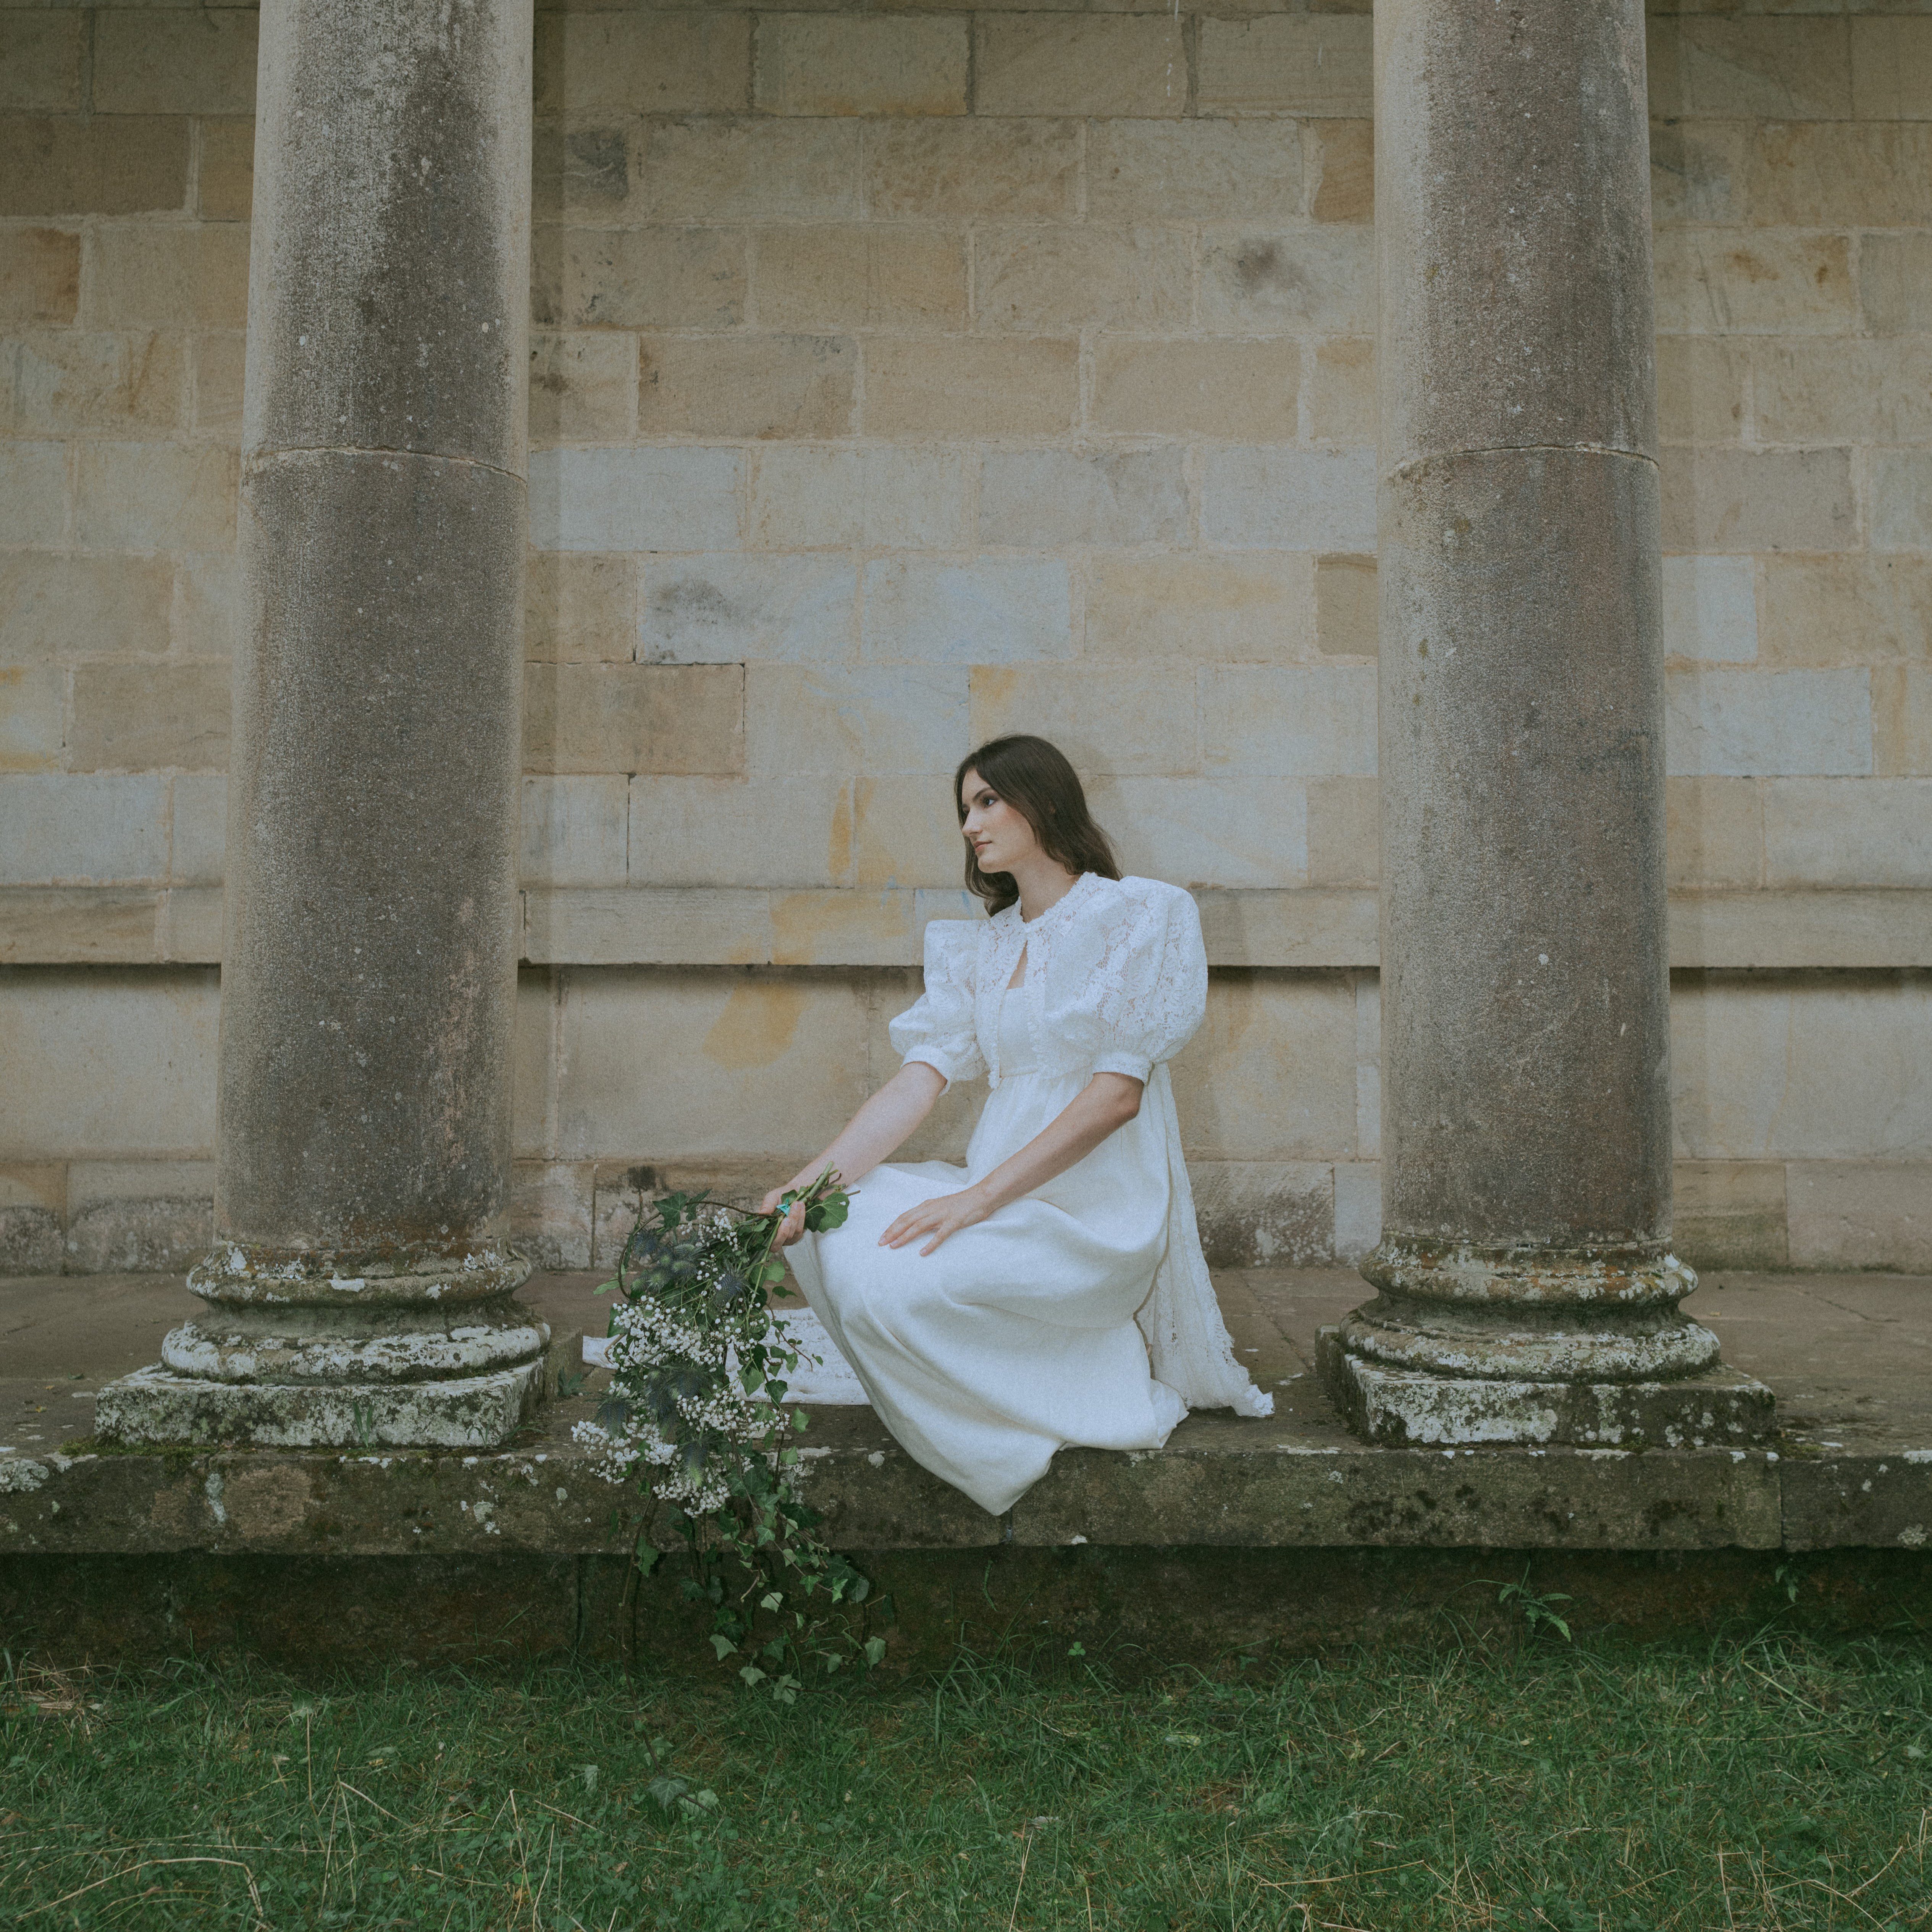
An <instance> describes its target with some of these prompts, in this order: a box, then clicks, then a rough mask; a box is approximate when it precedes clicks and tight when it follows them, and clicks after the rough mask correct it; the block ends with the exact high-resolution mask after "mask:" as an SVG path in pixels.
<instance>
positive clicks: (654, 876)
mask: <svg viewBox="0 0 1932 1932" xmlns="http://www.w3.org/2000/svg"><path fill="white" fill-rule="evenodd" d="M850 785H851V781H850V779H847V778H839V777H837V776H835V775H832V774H830V773H823V774H820V775H815V776H810V777H795V776H792V775H788V774H781V775H772V776H769V777H766V776H764V775H760V776H758V777H757V778H666V777H661V776H659V777H649V778H633V779H632V780H631V787H630V801H629V813H630V827H631V883H633V884H634V885H640V886H843V885H849V884H850V883H851V877H852V798H851V790H850Z"/></svg>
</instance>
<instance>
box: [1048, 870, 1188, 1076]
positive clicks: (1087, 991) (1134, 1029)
mask: <svg viewBox="0 0 1932 1932" xmlns="http://www.w3.org/2000/svg"><path fill="white" fill-rule="evenodd" d="M1121 886H1122V889H1121V890H1119V891H1118V893H1117V894H1116V895H1112V901H1111V903H1109V904H1107V905H1106V907H1105V909H1104V911H1103V913H1101V914H1100V917H1099V919H1098V920H1097V925H1096V929H1094V931H1092V932H1090V933H1088V934H1083V935H1082V939H1083V941H1085V944H1083V945H1082V947H1081V948H1080V949H1079V950H1081V951H1082V952H1083V953H1086V954H1087V958H1086V959H1085V961H1083V962H1082V964H1083V965H1084V967H1085V986H1083V988H1082V992H1081V994H1080V995H1079V998H1077V1000H1076V1005H1075V1011H1074V1013H1073V1014H1072V1015H1071V1016H1070V1019H1072V1021H1073V1027H1072V1029H1071V1030H1072V1031H1073V1033H1074V1034H1075V1035H1076V1037H1078V1038H1079V1040H1081V1043H1082V1046H1084V1047H1085V1049H1086V1051H1085V1054H1084V1055H1083V1057H1084V1058H1087V1059H1088V1062H1089V1064H1091V1066H1092V1067H1093V1070H1094V1072H1095V1073H1124V1074H1126V1075H1127V1076H1128V1077H1129V1078H1130V1079H1134V1080H1140V1081H1145V1079H1147V1077H1148V1074H1149V1073H1151V1072H1152V1071H1153V1070H1154V1067H1156V1066H1157V1064H1159V1063H1160V1061H1163V1060H1169V1059H1172V1058H1173V1056H1174V1055H1175V1054H1177V1053H1178V1052H1180V1051H1181V1049H1182V1048H1183V1047H1184V1046H1186V1045H1187V1043H1188V1042H1189V1041H1190V1040H1192V1039H1193V1037H1194V1035H1195V1033H1196V1031H1197V1030H1198V1029H1199V1027H1200V1025H1201V1022H1202V1019H1204V1018H1205V1016H1206V1013H1207V1010H1208V949H1207V947H1206V946H1205V944H1203V942H1202V937H1201V915H1200V913H1199V911H1197V910H1196V907H1195V904H1194V901H1193V898H1192V897H1191V896H1190V895H1189V894H1187V892H1183V891H1181V889H1180V888H1179V887H1178V886H1169V885H1165V884H1163V883H1160V881H1158V880H1152V879H1131V880H1123V881H1122V882H1121Z"/></svg>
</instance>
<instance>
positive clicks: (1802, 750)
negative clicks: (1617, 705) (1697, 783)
mask: <svg viewBox="0 0 1932 1932" xmlns="http://www.w3.org/2000/svg"><path fill="white" fill-rule="evenodd" d="M1665 692H1666V731H1667V740H1666V743H1667V750H1666V759H1667V766H1668V769H1670V770H1671V771H1672V772H1682V773H1685V774H1687V775H1698V776H1708V777H1713V778H1778V777H1787V776H1796V777H1808V776H1813V775H1820V776H1851V777H1858V776H1863V775H1867V774H1869V773H1870V770H1871V768H1872V747H1871V731H1872V724H1871V680H1870V674H1869V673H1867V672H1864V671H1860V670H1787V671H1679V672H1673V673H1672V674H1671V675H1670V676H1669V677H1668V678H1667V679H1665Z"/></svg>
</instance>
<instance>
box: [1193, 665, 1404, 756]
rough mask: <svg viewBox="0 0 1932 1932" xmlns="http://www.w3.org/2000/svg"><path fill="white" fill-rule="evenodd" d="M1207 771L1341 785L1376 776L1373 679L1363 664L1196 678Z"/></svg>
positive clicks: (1229, 671)
mask: <svg viewBox="0 0 1932 1932" xmlns="http://www.w3.org/2000/svg"><path fill="white" fill-rule="evenodd" d="M1201 761H1202V766H1203V767H1204V768H1205V769H1208V770H1209V771H1230V772H1256V773H1263V772H1265V773H1271V774H1276V775H1280V776H1283V777H1295V778H1327V777H1331V776H1335V777H1346V776H1348V775H1351V774H1353V773H1357V772H1373V770H1374V769H1376V673H1375V670H1374V668H1373V667H1372V666H1370V665H1365V664H1307V665H1302V664H1227V665H1223V666H1219V667H1216V668H1214V669H1212V670H1205V671H1204V672H1203V673H1202V678H1201Z"/></svg>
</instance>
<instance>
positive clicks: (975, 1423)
mask: <svg viewBox="0 0 1932 1932" xmlns="http://www.w3.org/2000/svg"><path fill="white" fill-rule="evenodd" d="M1087 1083H1088V1076H1087V1075H1085V1074H1075V1075H1055V1074H1046V1073H1016V1074H1013V1075H1011V1076H1008V1077H1007V1078H1006V1079H1003V1080H1002V1081H1001V1084H1000V1085H998V1087H996V1088H994V1090H993V1091H992V1096H991V1097H990V1098H989V1100H988V1101H987V1103H986V1110H985V1112H983V1113H982V1114H981V1115H980V1124H979V1125H978V1127H976V1128H975V1129H974V1133H973V1139H972V1142H971V1145H970V1146H969V1148H968V1150H967V1157H966V1165H965V1167H963V1168H960V1167H955V1166H953V1165H952V1164H951V1163H950V1162H947V1161H938V1160H932V1161H922V1162H919V1163H916V1164H915V1165H910V1166H892V1165H886V1166H880V1167H876V1168H874V1169H873V1170H872V1171H871V1173H870V1174H866V1175H860V1176H859V1178H858V1179H857V1180H856V1181H855V1182H853V1184H852V1185H853V1188H854V1190H855V1193H854V1195H853V1202H852V1210H851V1214H850V1217H849V1218H848V1219H847V1221H846V1223H845V1225H844V1226H843V1227H842V1228H838V1229H834V1230H833V1231H832V1232H831V1233H829V1234H825V1235H805V1236H804V1237H803V1238H802V1239H801V1240H800V1241H798V1242H797V1243H796V1244H795V1245H794V1246H793V1247H792V1248H791V1249H790V1250H789V1251H788V1258H789V1259H790V1262H791V1265H792V1270H793V1273H794V1274H796V1277H797V1278H798V1283H799V1287H800V1288H801V1289H803V1291H804V1292H805V1300H806V1301H807V1302H808V1303H809V1304H811V1308H812V1310H813V1311H814V1313H816V1314H817V1316H818V1317H819V1319H820V1320H821V1321H822V1322H823V1323H824V1324H825V1326H826V1329H827V1330H828V1331H829V1332H830V1334H831V1336H832V1340H834V1341H835V1342H836V1343H837V1344H838V1348H839V1350H840V1352H841V1353H842V1354H843V1355H844V1358H845V1359H846V1361H847V1362H849V1363H850V1364H851V1365H852V1367H853V1370H854V1371H855V1372H856V1374H857V1376H858V1377H859V1381H860V1382H862V1384H863V1385H864V1386H865V1393H866V1394H867V1396H868V1397H869V1398H870V1400H871V1404H872V1406H873V1408H874V1409H875V1410H877V1412H878V1415H879V1417H880V1420H881V1421H883V1423H884V1424H885V1425H886V1427H887V1428H888V1429H889V1430H891V1431H892V1434H893V1436H895V1438H896V1439H897V1440H898V1442H899V1444H900V1445H901V1447H902V1448H904V1450H905V1451H906V1453H907V1454H908V1455H910V1456H911V1457H913V1459H914V1460H916V1461H917V1462H919V1463H922V1464H923V1465H924V1466H926V1468H927V1469H930V1470H932V1472H933V1473H934V1474H935V1475H938V1476H941V1477H943V1478H944V1479H945V1480H946V1481H947V1482H949V1483H950V1484H953V1487H955V1488H956V1489H959V1490H964V1491H965V1493H966V1494H967V1495H968V1496H971V1498H972V1499H973V1500H974V1502H976V1503H977V1504H979V1505H980V1508H983V1509H985V1510H987V1511H991V1512H992V1514H995V1515H998V1514H1000V1513H1001V1511H1005V1510H1007V1509H1010V1508H1012V1507H1013V1504H1014V1503H1015V1502H1017V1501H1018V1500H1019V1498H1020V1497H1021V1496H1023V1495H1024V1494H1025V1493H1026V1491H1027V1490H1028V1489H1029V1488H1031V1487H1032V1485H1033V1484H1034V1483H1036V1482H1037V1481H1039V1480H1040V1477H1041V1476H1043V1475H1044V1474H1045V1473H1046V1466H1047V1464H1048V1463H1049V1462H1050V1461H1052V1457H1053V1452H1054V1451H1055V1450H1056V1449H1058V1448H1060V1447H1061V1445H1062V1444H1063V1443H1080V1444H1084V1445H1087V1446H1088V1447H1090V1448H1096V1449H1156V1448H1159V1447H1160V1445H1161V1444H1162V1443H1163V1442H1166V1440H1167V1438H1168V1436H1169V1432H1170V1431H1172V1429H1173V1427H1174V1426H1175V1424H1176V1423H1178V1422H1179V1421H1181V1418H1182V1417H1184V1415H1186V1414H1187V1406H1186V1405H1185V1404H1184V1403H1183V1402H1182V1400H1181V1397H1179V1396H1178V1395H1177V1394H1175V1391H1173V1390H1172V1389H1171V1388H1168V1387H1167V1385H1166V1384H1165V1383H1163V1382H1157V1381H1155V1379H1154V1376H1153V1373H1152V1372H1151V1370H1150V1369H1149V1367H1148V1351H1147V1344H1146V1343H1145V1340H1144V1339H1143V1338H1142V1334H1141V1331H1140V1330H1139V1328H1138V1327H1137V1326H1136V1324H1135V1322H1134V1312H1135V1310H1136V1309H1138V1308H1139V1307H1140V1305H1141V1304H1142V1302H1144V1301H1145V1300H1146V1299H1147V1297H1148V1292H1149V1290H1150V1289H1151V1287H1152V1286H1153V1283H1154V1271H1155V1269H1156V1268H1158V1267H1159V1266H1160V1262H1161V1258H1162V1256H1163V1254H1164V1253H1166V1245H1167V1217H1168V1188H1169V1182H1168V1149H1167V1143H1166V1135H1165V1133H1164V1132H1163V1128H1162V1127H1161V1125H1160V1122H1159V1121H1158V1120H1157V1118H1155V1116H1154V1109H1151V1108H1148V1107H1146V1106H1143V1108H1142V1110H1141V1112H1140V1113H1139V1115H1137V1116H1136V1118H1134V1119H1133V1120H1132V1121H1129V1122H1127V1124H1126V1125H1125V1126H1124V1127H1121V1128H1120V1129H1118V1130H1117V1131H1116V1132H1115V1133H1112V1134H1110V1135H1109V1136H1108V1137H1107V1138H1106V1139H1105V1140H1104V1141H1103V1142H1101V1143H1100V1145H1099V1146H1098V1147H1097V1148H1095V1149H1094V1151H1093V1152H1092V1153H1091V1154H1088V1155H1087V1156H1086V1157H1085V1159H1084V1160H1080V1161H1079V1162H1077V1163H1076V1164H1075V1165H1074V1166H1072V1167H1070V1168H1069V1169H1067V1172H1065V1173H1064V1174H1062V1175H1059V1176H1058V1177H1057V1178H1055V1179H1054V1180H1052V1181H1049V1182H1048V1183H1047V1184H1046V1186H1045V1187H1042V1188H1040V1190H1038V1191H1037V1193H1033V1194H1031V1195H1028V1196H1024V1197H1023V1198H1022V1199H1019V1200H1018V1201H1013V1202H1008V1204H1007V1205H1006V1206H1005V1207H1004V1208H1001V1209H1000V1210H999V1211H998V1212H997V1213H995V1214H992V1215H990V1216H989V1217H988V1218H987V1219H986V1220H984V1221H982V1222H980V1223H979V1224H978V1226H975V1227H971V1228H965V1229H961V1230H960V1232H959V1233H957V1234H956V1235H952V1236H950V1238H948V1239H947V1241H945V1242H944V1244H942V1245H941V1247H940V1248H939V1249H938V1252H937V1253H934V1254H931V1255H922V1254H920V1253H919V1248H920V1247H922V1245H923V1239H922V1240H921V1241H915V1242H913V1243H911V1244H908V1245H907V1246H906V1247H903V1248H898V1249H893V1248H883V1247H880V1246H879V1236H880V1235H881V1234H882V1233H883V1232H884V1230H885V1229H886V1226H888V1225H889V1223H892V1221H894V1220H896V1219H897V1218H898V1217H899V1216H900V1215H901V1214H904V1212H905V1211H906V1210H907V1208H916V1207H917V1206H918V1205H919V1203H920V1202H922V1201H930V1200H932V1199H934V1198H935V1196H939V1195H943V1194H953V1193H957V1192H958V1191H959V1190H960V1189H962V1188H964V1187H971V1185H972V1184H973V1183H974V1181H977V1180H978V1179H979V1178H980V1177H981V1176H982V1175H986V1174H988V1173H990V1172H992V1169H995V1168H996V1167H998V1166H999V1165H1000V1163H1001V1162H1002V1161H1004V1160H1006V1159H1007V1157H1009V1156H1010V1155H1011V1154H1014V1153H1016V1152H1017V1151H1019V1149H1020V1148H1022V1147H1024V1146H1025V1145H1026V1143H1027V1142H1028V1141H1030V1140H1031V1139H1033V1137H1034V1136H1035V1135H1036V1134H1037V1133H1039V1132H1040V1130H1042V1129H1043V1127H1046V1126H1048V1125H1049V1124H1050V1123H1051V1122H1052V1121H1054V1120H1055V1119H1056V1118H1058V1116H1059V1115H1060V1114H1061V1112H1063V1111H1064V1109H1065V1108H1066V1106H1067V1103H1069V1102H1070V1100H1073V1097H1075V1095H1076V1094H1079V1092H1080V1091H1081V1090H1082V1088H1084V1087H1085V1086H1086V1085H1087Z"/></svg>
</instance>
